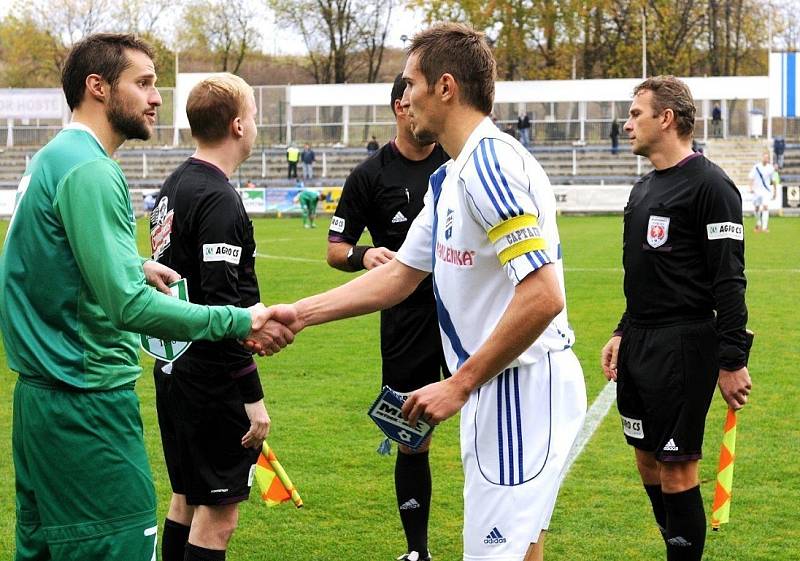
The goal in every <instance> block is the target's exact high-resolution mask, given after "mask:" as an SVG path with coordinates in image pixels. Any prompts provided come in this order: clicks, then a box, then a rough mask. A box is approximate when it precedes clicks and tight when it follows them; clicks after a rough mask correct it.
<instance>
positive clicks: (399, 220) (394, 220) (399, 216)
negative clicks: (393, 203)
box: [392, 210, 408, 224]
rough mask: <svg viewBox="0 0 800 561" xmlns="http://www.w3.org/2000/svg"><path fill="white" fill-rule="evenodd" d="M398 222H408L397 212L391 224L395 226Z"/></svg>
mask: <svg viewBox="0 0 800 561" xmlns="http://www.w3.org/2000/svg"><path fill="white" fill-rule="evenodd" d="M399 222H408V218H406V217H405V215H404V214H403V213H402V212H400V211H399V210H398V211H397V214H395V215H394V218H392V224H397V223H399Z"/></svg>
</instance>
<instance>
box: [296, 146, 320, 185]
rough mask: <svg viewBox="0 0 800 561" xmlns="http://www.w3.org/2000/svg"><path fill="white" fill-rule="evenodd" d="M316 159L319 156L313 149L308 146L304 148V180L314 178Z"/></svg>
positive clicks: (301, 157) (302, 159)
mask: <svg viewBox="0 0 800 561" xmlns="http://www.w3.org/2000/svg"><path fill="white" fill-rule="evenodd" d="M316 159H317V155H316V154H314V151H313V150H312V149H311V147H310V146H309V145H308V144H306V145H305V146H303V153H302V154H300V161H301V162H303V179H313V178H314V162H315V161H316Z"/></svg>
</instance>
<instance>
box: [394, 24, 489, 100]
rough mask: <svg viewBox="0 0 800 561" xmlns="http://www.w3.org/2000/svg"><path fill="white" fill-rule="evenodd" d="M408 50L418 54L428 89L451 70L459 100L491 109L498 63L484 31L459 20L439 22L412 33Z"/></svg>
mask: <svg viewBox="0 0 800 561" xmlns="http://www.w3.org/2000/svg"><path fill="white" fill-rule="evenodd" d="M408 54H409V55H412V54H417V55H418V65H419V70H420V72H422V74H423V76H425V81H426V82H428V91H429V92H430V91H433V87H434V85H435V84H436V82H437V81H438V80H439V78H441V77H442V75H443V74H451V75H452V76H453V78H455V80H456V82H457V83H458V85H459V88H460V91H461V97H462V99H461V101H463V102H464V103H466V104H467V105H470V106H472V107H474V108H475V109H477V110H479V111H481V112H482V113H483V114H485V115H488V114H489V113H491V112H492V106H493V105H494V81H495V78H496V76H497V64H496V62H495V60H494V55H492V50H491V49H490V48H489V44H488V43H487V42H486V36H485V35H484V34H483V33H481V32H480V31H476V30H474V29H473V28H471V27H469V26H468V25H464V24H461V23H440V24H437V25H434V26H433V27H430V28H428V29H426V30H425V31H421V32H419V33H417V34H416V35H414V38H413V39H412V40H411V46H410V47H409V48H408Z"/></svg>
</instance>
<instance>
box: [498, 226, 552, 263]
mask: <svg viewBox="0 0 800 561" xmlns="http://www.w3.org/2000/svg"><path fill="white" fill-rule="evenodd" d="M487 234H488V235H489V241H491V242H492V243H493V244H494V248H495V251H496V252H497V257H498V258H499V259H500V264H501V265H505V264H506V263H508V262H509V261H511V260H512V259H514V258H516V257H519V256H520V255H525V254H526V253H530V252H531V251H537V250H542V249H547V242H546V241H545V239H544V238H543V237H542V231H541V230H540V229H539V221H538V219H537V218H536V216H534V215H532V214H523V215H521V216H515V217H514V218H509V219H508V220H505V221H503V222H501V223H500V224H497V225H496V226H494V227H493V228H492V229H491V230H489V231H488V232H487Z"/></svg>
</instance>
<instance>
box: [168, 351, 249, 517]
mask: <svg viewBox="0 0 800 561" xmlns="http://www.w3.org/2000/svg"><path fill="white" fill-rule="evenodd" d="M164 364H165V363H163V362H161V361H156V365H155V368H154V370H153V376H154V378H155V387H156V409H157V412H158V425H159V428H160V429H161V444H162V447H163V449H164V459H165V461H166V464H167V472H168V473H169V480H170V484H171V485H172V490H173V492H175V493H179V494H181V495H186V502H187V503H188V504H190V505H221V504H231V503H238V502H241V501H244V500H247V498H248V497H249V496H250V487H251V485H252V483H253V473H254V469H255V463H256V461H257V460H258V454H259V451H258V450H253V449H252V448H245V447H243V446H242V444H241V440H242V436H244V434H245V433H246V432H247V431H248V430H249V428H250V421H249V419H248V418H247V414H246V413H245V410H244V403H243V401H242V397H241V394H240V393H239V389H238V387H237V386H236V383H235V381H234V380H233V379H232V378H230V376H228V374H227V369H226V367H225V365H223V364H215V363H212V362H209V361H205V360H204V361H197V360H194V359H192V358H191V357H188V356H183V357H181V358H180V359H178V360H176V361H175V362H174V363H172V373H171V374H165V373H164V372H162V370H161V367H162V366H164Z"/></svg>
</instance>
